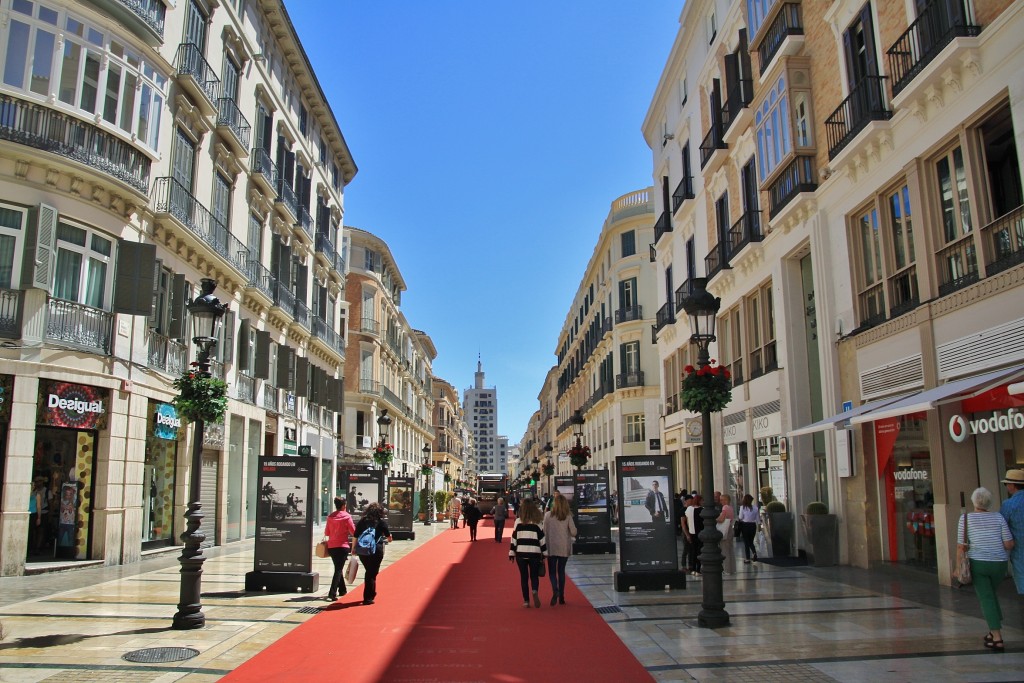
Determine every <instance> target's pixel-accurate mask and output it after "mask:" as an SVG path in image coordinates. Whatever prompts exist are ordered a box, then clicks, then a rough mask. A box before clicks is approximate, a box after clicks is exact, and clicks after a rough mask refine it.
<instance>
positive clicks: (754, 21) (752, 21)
mask: <svg viewBox="0 0 1024 683" xmlns="http://www.w3.org/2000/svg"><path fill="white" fill-rule="evenodd" d="M776 2H779V0H747V27H748V28H749V29H750V36H751V37H754V36H755V35H757V32H758V30H759V29H760V28H761V25H762V24H764V21H765V19H766V18H767V17H768V13H769V12H771V11H772V7H773V6H774V5H775V3H776Z"/></svg>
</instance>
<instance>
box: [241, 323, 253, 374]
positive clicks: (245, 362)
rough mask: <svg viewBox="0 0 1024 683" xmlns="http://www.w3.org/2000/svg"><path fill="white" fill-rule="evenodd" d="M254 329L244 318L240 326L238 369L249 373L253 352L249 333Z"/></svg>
mask: <svg viewBox="0 0 1024 683" xmlns="http://www.w3.org/2000/svg"><path fill="white" fill-rule="evenodd" d="M251 329H252V325H251V324H250V323H249V321H248V320H246V319H245V318H242V319H241V320H240V321H239V324H238V369H239V370H241V371H242V372H246V373H247V372H248V371H249V366H250V358H252V352H251V350H250V348H249V337H250V334H249V331H250V330H251Z"/></svg>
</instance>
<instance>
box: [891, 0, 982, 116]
mask: <svg viewBox="0 0 1024 683" xmlns="http://www.w3.org/2000/svg"><path fill="white" fill-rule="evenodd" d="M973 5H974V3H973V2H972V1H971V0H933V2H931V3H929V4H928V5H926V6H925V8H924V9H922V10H921V12H920V13H919V14H918V15H917V19H915V20H914V22H913V23H912V24H910V26H909V27H908V28H907V30H906V31H904V32H903V35H901V36H900V37H899V38H897V39H896V42H895V43H893V45H892V47H890V48H889V49H888V50H887V51H886V54H887V55H888V56H889V73H890V74H892V94H893V96H894V97H895V96H896V95H898V94H899V93H900V92H901V91H902V90H903V89H904V88H906V87H907V85H909V84H910V82H911V81H912V80H914V77H916V76H917V75H918V74H919V73H921V72H922V71H923V70H924V68H925V67H926V66H928V64H930V63H931V61H932V60H933V59H935V57H936V56H937V55H938V54H939V53H940V52H942V49H943V48H944V47H946V46H947V45H949V44H950V43H951V42H953V39H954V38H960V37H964V36H977V35H980V34H981V26H978V25H976V24H972V23H970V17H973V16H974V7H973ZM951 10H952V11H951Z"/></svg>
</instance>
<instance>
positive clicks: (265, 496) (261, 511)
mask: <svg viewBox="0 0 1024 683" xmlns="http://www.w3.org/2000/svg"><path fill="white" fill-rule="evenodd" d="M259 468H260V470H259V481H258V483H257V486H258V487H259V491H260V501H259V505H258V507H257V508H256V548H255V559H254V561H253V569H254V570H255V571H257V572H309V571H310V570H311V569H312V559H313V558H312V553H311V552H310V549H311V548H312V547H313V503H312V501H313V497H314V496H313V479H314V475H315V472H316V467H315V464H314V462H313V458H307V457H302V458H300V457H286V458H278V457H261V458H260V459H259Z"/></svg>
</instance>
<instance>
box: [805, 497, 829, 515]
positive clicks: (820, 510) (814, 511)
mask: <svg viewBox="0 0 1024 683" xmlns="http://www.w3.org/2000/svg"><path fill="white" fill-rule="evenodd" d="M804 512H805V513H807V514H809V515H827V514H828V505H825V504H824V503H822V502H821V501H820V500H816V501H814V502H811V503H808V504H807V507H806V508H805V509H804Z"/></svg>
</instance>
